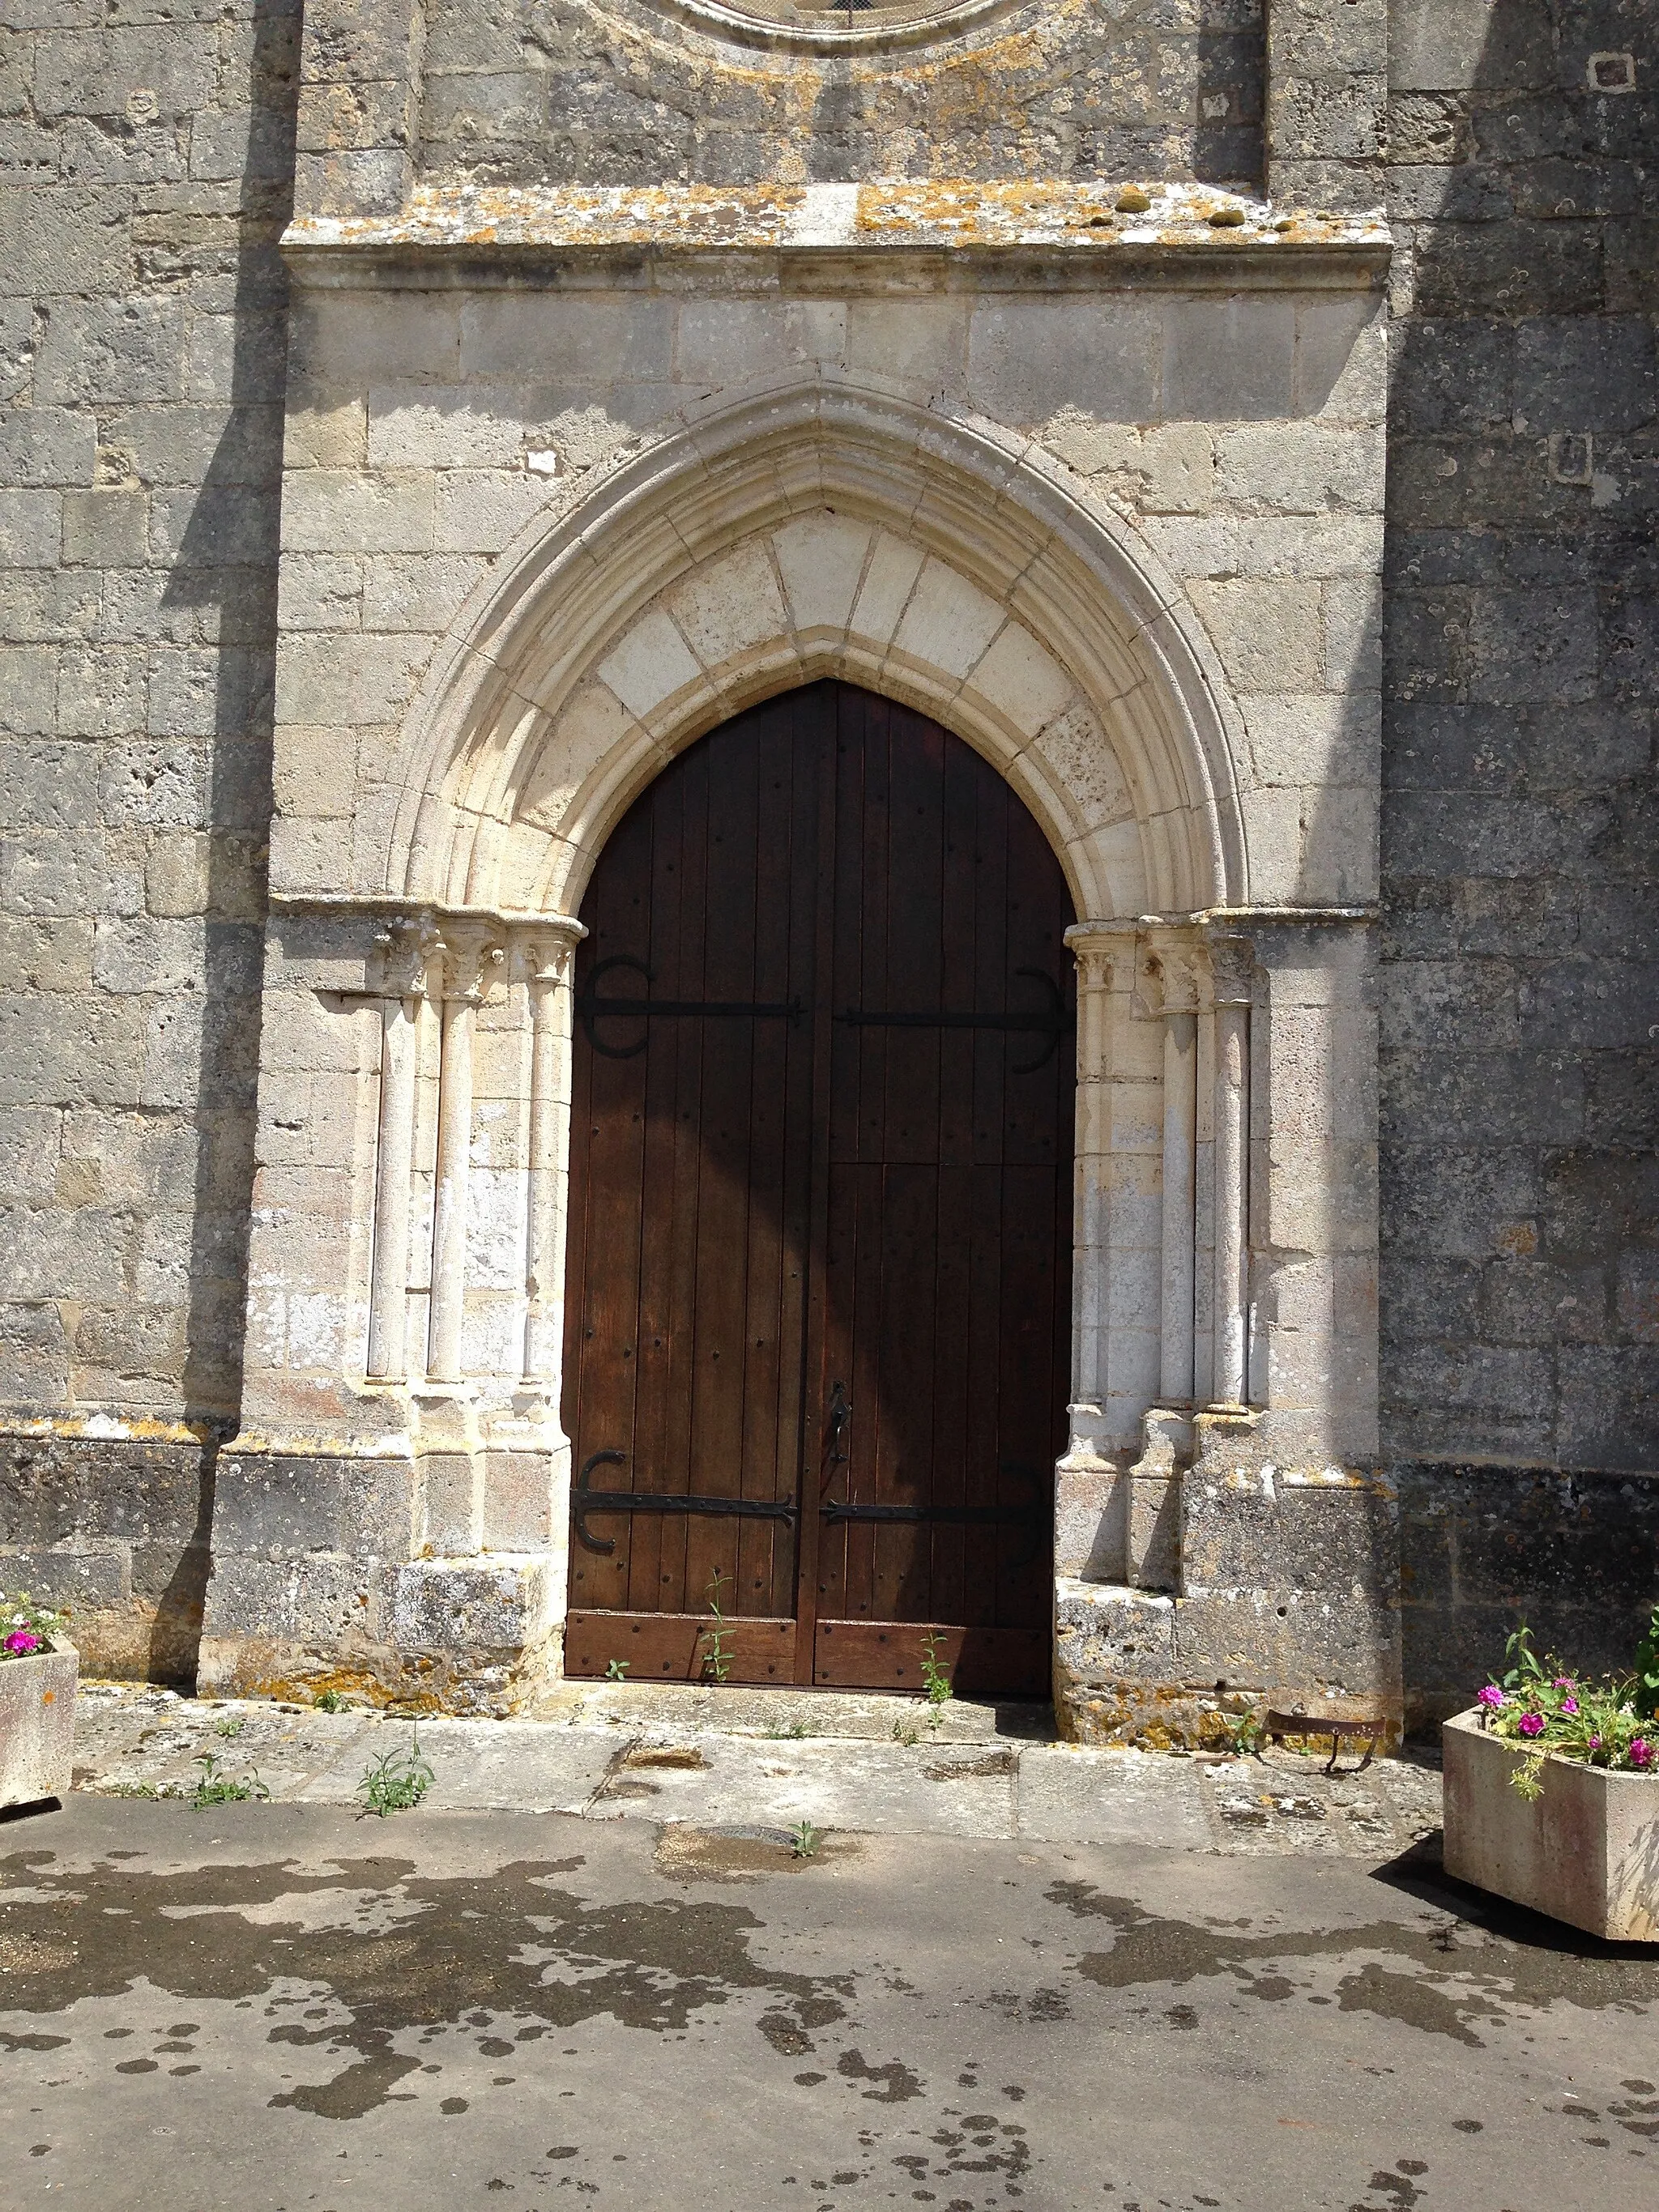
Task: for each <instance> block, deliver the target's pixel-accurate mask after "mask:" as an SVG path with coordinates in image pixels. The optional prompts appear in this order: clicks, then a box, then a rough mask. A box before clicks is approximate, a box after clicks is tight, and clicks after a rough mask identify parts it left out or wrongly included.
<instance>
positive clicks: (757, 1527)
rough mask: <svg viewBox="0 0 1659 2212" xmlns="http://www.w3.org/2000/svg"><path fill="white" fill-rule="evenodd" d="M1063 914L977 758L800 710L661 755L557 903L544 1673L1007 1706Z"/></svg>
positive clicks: (1061, 1376) (1027, 1572)
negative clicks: (556, 1642) (564, 957)
mask: <svg viewBox="0 0 1659 2212" xmlns="http://www.w3.org/2000/svg"><path fill="white" fill-rule="evenodd" d="M581 920H582V921H583V922H584V923H585V924H586V927H587V930H588V936H587V939H586V942H585V943H584V944H583V945H582V947H581V950H580V955H579V958H578V966H577V975H576V1023H575V1040H574V1088H573V1113H572V1136H571V1146H570V1161H571V1190H570V1215H569V1219H570V1243H569V1260H568V1279H567V1280H568V1290H567V1303H566V1354H565V1369H564V1372H565V1377H566V1382H565V1404H564V1418H565V1425H566V1427H567V1429H568V1432H569V1434H570V1437H571V1438H572V1445H573V1464H574V1470H575V1474H574V1485H573V1507H572V1525H571V1552H570V1558H571V1580H570V1612H569V1615H568V1623H567V1629H566V1653H565V1663H566V1669H567V1672H568V1673H569V1674H574V1675H586V1676H593V1675H599V1676H603V1675H605V1674H607V1673H610V1672H611V1671H613V1670H614V1669H615V1668H617V1667H621V1668H625V1670H626V1673H627V1675H628V1677H629V1679H630V1680H730V1681H734V1682H777V1683H788V1682H797V1683H804V1684H816V1685H817V1686H824V1687H831V1686H836V1687H893V1688H902V1689H915V1688H918V1687H920V1686H921V1676H922V1653H923V1650H924V1647H925V1646H928V1645H930V1644H931V1647H932V1648H933V1650H935V1652H936V1654H937V1657H938V1660H939V1662H940V1663H941V1664H943V1665H945V1666H946V1667H947V1668H949V1669H950V1671H951V1674H952V1677H953V1680H954V1681H955V1684H956V1686H957V1688H958V1689H960V1690H962V1691H963V1692H973V1693H980V1694H1003V1695H1019V1694H1024V1695H1039V1696H1040V1695H1044V1694H1046V1692H1047V1689H1048V1681H1049V1669H1050V1610H1051V1605H1052V1546H1053V1489H1054V1484H1053V1466H1054V1460H1055V1458H1056V1457H1057V1455H1059V1454H1060V1452H1062V1451H1063V1450H1064V1449H1065V1439H1066V1397H1067V1395H1068V1392H1067V1382H1068V1371H1069V1347H1070V1337H1071V1263H1072V1233H1073V1232H1072V1147H1073V1087H1074V1081H1075V1053H1074V1048H1073V1012H1072V987H1071V976H1070V970H1071V966H1072V963H1071V960H1070V957H1069V956H1068V955H1067V953H1066V949H1065V945H1064V943H1063V937H1064V932H1065V930H1066V927H1067V925H1068V924H1069V923H1070V922H1071V921H1072V920H1073V905H1072V901H1071V898H1070V896H1069V894H1068V892H1067V890H1066V882H1065V878H1064V876H1063V874H1062V872H1061V870H1060V865H1059V862H1058V860H1056V858H1055V856H1054V852H1053V850H1052V848H1050V846H1049V845H1048V842H1047V840H1046V839H1045V838H1044V836H1043V835H1042V831H1041V830H1040V829H1038V827H1037V825H1036V822H1035V820H1034V819H1033V818H1032V817H1031V816H1030V813H1029V812H1028V811H1026V809H1025V808H1024V805H1022V803H1021V802H1020V800H1019V799H1018V797H1017V795H1016V794H1015V793H1013V792H1012V790H1011V788H1010V787H1009V786H1008V785H1007V783H1006V781H1004V780H1003V779H1002V777H1001V776H1000V775H998V773H997V772H996V770H995V769H993V768H992V767H991V766H990V765H989V764H988V763H986V762H985V761H983V760H982V759H981V757H980V756H979V755H978V754H976V753H975V751H974V750H972V749H971V748H970V747H969V745H967V744H964V743H963V741H962V740H961V739H960V738H956V737H954V736H953V735H951V733H950V732H948V731H946V730H945V729H943V728H942V727H941V726H939V724H938V723H936V722H933V721H931V720H928V719H927V717H925V716H924V715H921V714H916V713H915V712H913V711H911V710H910V709H908V708H904V707H902V706H899V705H896V704H895V703H893V702H890V701H888V700H886V699H884V698H880V697H878V696H875V695H873V694H872V693H869V692H866V691H863V690H858V689H857V688H855V687H854V686H853V685H850V684H843V683H839V682H823V683H819V684H812V685H810V686H808V687H807V688H805V689H804V690H797V691H793V692H788V693H786V694H784V695H782V696H779V697H776V698H774V699H771V700H769V701H768V702H766V703H764V704H763V705H762V706H759V707H757V708H752V709H750V711H749V712H748V713H746V714H741V715H739V716H738V717H737V718H736V719H735V720H732V721H730V722H727V723H726V724H725V725H724V726H721V727H720V728H719V729H717V730H715V731H714V732H712V733H710V734H709V735H708V736H707V737H705V738H702V739H700V740H699V741H698V742H697V743H696V744H694V745H692V746H691V747H690V749H689V750H687V751H686V752H684V754H682V755H681V756H680V757H679V758H678V760H676V761H675V762H674V763H672V765H671V767H669V768H668V769H665V771H664V773H663V774H662V775H660V776H659V778H658V779H657V780H656V781H655V782H654V783H653V785H652V786H651V787H650V788H649V789H648V790H647V792H646V793H644V794H643V796H642V797H641V799H639V800H638V801H637V802H636V803H635V805H634V806H633V808H632V809H631V811H629V813H628V815H627V816H626V817H624V819H623V822H622V823H620V824H619V826H618V827H617V829H616V831H615V832H614V833H613V835H612V836H611V839H610V840H609V842H608V843H607V844H606V846H605V850H604V852H603V853H602V854H601V855H600V857H599V862H598V865H597V866H596V868H595V871H594V874H593V876H592V880H591V882H590V884H589V886H588V890H587V893H586V897H585V898H584V900H583V902H582V908H581Z"/></svg>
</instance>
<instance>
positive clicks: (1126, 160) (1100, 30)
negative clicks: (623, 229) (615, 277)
mask: <svg viewBox="0 0 1659 2212" xmlns="http://www.w3.org/2000/svg"><path fill="white" fill-rule="evenodd" d="M842 20H844V19H837V21H842ZM726 21H727V22H728V23H729V21H730V18H729V17H728V18H726ZM1262 40H1263V33H1262V0H1113V4H1111V5H1109V6H1103V5H1100V4H1097V0H1060V4H1059V5H1057V6H1054V5H1047V4H1043V5H1035V4H1029V0H1028V4H1025V5H1023V6H1022V5H1015V6H1012V7H1007V8H1004V9H997V10H994V11H992V12H991V13H990V15H989V16H988V20H984V21H983V24H982V27H975V29H973V30H972V31H970V32H969V33H968V35H966V36H965V37H964V36H962V35H960V34H957V35H955V36H953V37H952V38H951V41H950V44H949V46H944V45H941V44H928V43H921V44H914V45H911V44H907V45H902V46H900V47H899V48H898V49H897V52H896V53H895V52H892V51H886V52H879V51H878V52H869V53H863V54H851V55H849V54H848V53H846V52H842V53H841V54H839V55H836V54H833V53H824V52H816V53H815V52H811V51H810V50H809V49H808V48H806V47H805V46H800V45H795V46H783V45H782V44H781V42H768V41H767V40H765V39H764V37H762V38H760V39H755V40H738V41H734V40H732V38H731V37H730V35H729V34H728V35H726V36H725V37H720V38H714V37H711V36H710V35H709V33H708V28H707V27H699V25H698V22H697V19H696V11H695V9H671V8H669V7H666V6H658V5H653V4H652V0H602V4H596V0H434V4H433V5H432V6H431V7H430V8H429V9H428V11H427V33H426V43H425V49H424V55H423V70H422V75H423V98H422V106H421V122H420V137H421V148H420V167H421V170H422V174H423V175H425V176H427V177H428V178H437V179H442V180H444V181H447V182H456V181H459V180H462V179H465V180H467V181H470V182H472V183H475V184H482V185H539V184H550V183H556V184H562V183H577V184H591V185H640V184H647V185H648V184H674V183H690V184H712V185H744V184H755V183H762V182H785V183H818V182H826V183H835V182H842V181H854V182H855V181H857V180H859V179H866V178H873V177H886V178H890V177H952V178H962V177H974V178H988V177H1090V176H1106V177H1114V178H1120V177H1121V178H1133V177H1140V178H1157V179H1176V178H1194V177H1196V178H1200V179H1205V180H1206V181H1210V182H1218V181H1227V182H1249V181H1252V180H1255V179H1259V178H1260V174H1261V158H1262V155H1261V106H1262Z"/></svg>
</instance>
